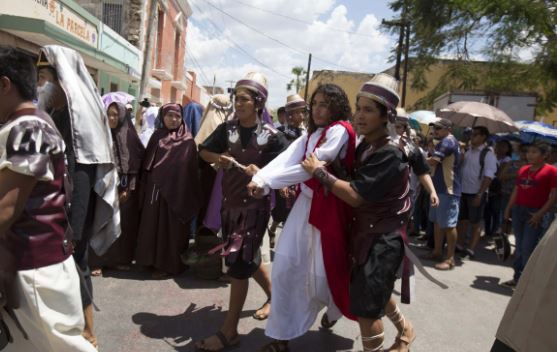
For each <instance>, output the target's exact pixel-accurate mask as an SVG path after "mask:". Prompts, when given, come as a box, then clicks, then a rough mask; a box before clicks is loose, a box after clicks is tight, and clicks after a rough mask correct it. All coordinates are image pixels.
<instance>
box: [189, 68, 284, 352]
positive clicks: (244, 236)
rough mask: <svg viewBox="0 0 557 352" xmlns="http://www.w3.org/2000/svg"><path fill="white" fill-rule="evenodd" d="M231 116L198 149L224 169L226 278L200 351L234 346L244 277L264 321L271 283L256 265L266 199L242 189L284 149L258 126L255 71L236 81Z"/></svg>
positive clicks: (259, 78)
mask: <svg viewBox="0 0 557 352" xmlns="http://www.w3.org/2000/svg"><path fill="white" fill-rule="evenodd" d="M233 97H234V109H235V115H234V118H233V119H232V120H229V121H226V122H224V123H222V124H220V125H219V126H218V127H217V128H216V129H215V130H214V131H213V133H212V134H211V135H210V136H209V137H207V139H205V141H204V142H203V143H201V144H200V145H199V150H200V156H201V158H203V159H204V160H205V161H206V162H208V163H211V164H216V165H217V166H218V167H219V168H221V169H223V170H224V175H223V179H222V195H223V201H222V210H221V218H222V233H223V237H224V241H225V242H224V244H223V245H222V246H220V247H217V248H215V249H214V250H213V251H211V252H213V253H214V252H217V251H219V250H222V255H223V256H224V257H225V261H226V265H227V266H228V267H229V269H228V275H229V276H230V278H231V288H230V304H229V310H228V313H227V314H226V318H225V321H224V324H223V325H222V327H221V328H220V330H219V331H217V333H216V334H215V335H213V336H211V337H208V338H206V339H204V340H202V341H199V342H198V343H197V344H196V347H197V348H198V349H200V350H203V351H220V350H222V349H224V348H226V347H230V346H233V345H237V344H238V343H239V336H238V322H239V320H240V313H241V312H242V309H243V306H244V301H245V299H246V296H247V293H248V286H249V278H250V277H253V279H254V280H255V281H256V282H257V283H258V284H259V285H260V286H261V288H262V289H263V290H264V291H265V294H266V295H267V298H268V299H267V301H266V302H265V303H264V304H263V306H262V307H261V308H260V309H259V310H258V311H257V312H256V314H255V315H254V318H256V319H265V318H266V317H267V315H268V312H269V310H270V302H271V281H270V278H269V273H268V271H267V270H266V269H265V267H264V266H263V265H262V263H261V251H260V246H261V242H262V239H263V235H264V234H265V230H266V228H267V224H268V222H269V216H270V198H269V197H263V198H261V199H254V198H251V197H250V195H249V194H248V189H247V188H246V186H247V185H248V183H249V182H250V179H251V176H253V175H254V174H255V172H257V170H259V168H261V167H263V166H265V165H266V164H267V163H268V162H269V161H271V160H272V159H273V158H274V157H275V156H276V155H278V154H279V153H280V152H281V151H282V150H283V149H284V148H285V147H286V140H285V139H284V136H283V135H282V133H280V132H279V131H277V130H276V129H275V128H274V127H273V126H272V125H271V124H268V123H265V122H263V121H262V120H263V110H264V108H265V102H266V100H267V80H266V78H265V77H264V76H263V75H262V74H260V73H257V72H251V73H248V75H247V76H246V77H245V78H244V79H241V80H239V81H238V82H237V83H236V87H235V89H234V93H233Z"/></svg>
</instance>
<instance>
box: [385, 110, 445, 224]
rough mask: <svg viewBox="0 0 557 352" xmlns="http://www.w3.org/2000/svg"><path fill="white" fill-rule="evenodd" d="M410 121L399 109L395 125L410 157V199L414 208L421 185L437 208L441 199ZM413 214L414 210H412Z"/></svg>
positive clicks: (404, 112)
mask: <svg viewBox="0 0 557 352" xmlns="http://www.w3.org/2000/svg"><path fill="white" fill-rule="evenodd" d="M408 120H409V119H408V114H407V113H406V110H404V109H403V108H397V109H396V118H395V124H394V125H395V130H396V133H397V134H398V135H399V136H400V138H401V139H402V140H403V143H404V145H405V147H404V148H405V151H406V154H407V155H408V161H409V165H410V169H411V171H412V172H411V173H410V199H411V201H412V207H415V204H416V199H417V197H418V190H419V189H418V186H419V184H421V185H422V187H423V188H424V189H425V191H427V193H428V194H429V198H430V204H431V205H432V206H434V207H436V206H438V205H439V198H438V197H437V192H435V187H434V186H433V181H432V179H431V176H430V174H429V172H430V167H429V165H428V163H427V161H426V157H425V152H424V151H423V150H422V149H421V148H420V147H419V145H416V144H415V143H414V141H413V139H412V134H411V132H410V131H414V130H411V129H410V125H409V121H408ZM414 135H415V133H414ZM418 182H419V184H418ZM411 213H412V214H413V213H414V210H412V211H411Z"/></svg>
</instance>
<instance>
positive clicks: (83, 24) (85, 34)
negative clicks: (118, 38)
mask: <svg viewBox="0 0 557 352" xmlns="http://www.w3.org/2000/svg"><path fill="white" fill-rule="evenodd" d="M0 14H3V15H10V16H18V17H27V18H35V19H38V20H44V21H47V22H49V23H52V24H54V25H56V26H57V27H58V28H60V29H62V30H64V31H65V32H67V33H69V34H71V35H72V36H74V37H76V38H77V39H79V40H81V41H82V42H84V43H86V44H88V45H90V46H92V47H95V48H96V47H97V43H98V39H99V33H98V31H97V27H96V26H95V25H94V24H93V23H91V22H89V21H87V19H85V17H83V16H81V15H80V14H78V13H77V12H75V11H74V10H72V9H71V8H70V7H68V6H66V4H64V2H63V1H60V0H1V1H0Z"/></svg>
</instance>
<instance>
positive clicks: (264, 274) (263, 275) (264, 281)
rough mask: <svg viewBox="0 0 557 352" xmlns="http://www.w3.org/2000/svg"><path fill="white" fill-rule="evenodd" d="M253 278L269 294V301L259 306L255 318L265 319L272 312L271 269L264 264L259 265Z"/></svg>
mask: <svg viewBox="0 0 557 352" xmlns="http://www.w3.org/2000/svg"><path fill="white" fill-rule="evenodd" d="M253 279H254V280H255V282H257V284H258V285H259V286H260V287H261V288H262V289H263V291H265V294H266V295H267V302H265V304H263V306H262V307H261V308H259V309H258V310H257V311H256V312H255V314H254V318H256V319H259V320H263V319H266V318H267V317H268V316H269V313H270V312H271V277H270V276H269V270H267V267H266V266H264V265H263V264H261V265H259V269H257V271H256V272H255V273H254V274H253Z"/></svg>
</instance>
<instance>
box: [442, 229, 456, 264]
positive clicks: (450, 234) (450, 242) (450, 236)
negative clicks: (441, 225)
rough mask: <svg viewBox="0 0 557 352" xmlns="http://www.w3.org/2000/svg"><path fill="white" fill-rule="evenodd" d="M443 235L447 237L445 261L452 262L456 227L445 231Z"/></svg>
mask: <svg viewBox="0 0 557 352" xmlns="http://www.w3.org/2000/svg"><path fill="white" fill-rule="evenodd" d="M445 233H446V236H447V259H446V260H451V261H453V262H454V253H455V248H456V238H457V232H456V227H450V228H448V229H445Z"/></svg>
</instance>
